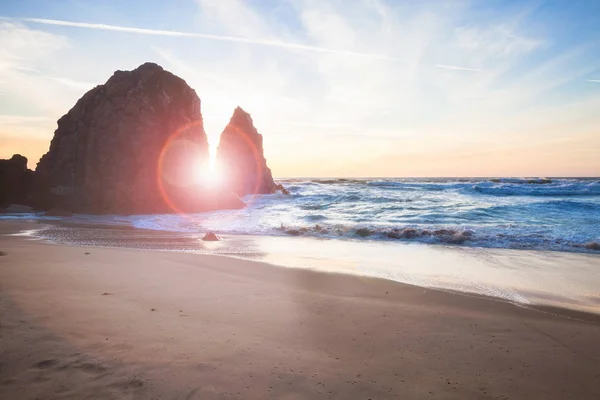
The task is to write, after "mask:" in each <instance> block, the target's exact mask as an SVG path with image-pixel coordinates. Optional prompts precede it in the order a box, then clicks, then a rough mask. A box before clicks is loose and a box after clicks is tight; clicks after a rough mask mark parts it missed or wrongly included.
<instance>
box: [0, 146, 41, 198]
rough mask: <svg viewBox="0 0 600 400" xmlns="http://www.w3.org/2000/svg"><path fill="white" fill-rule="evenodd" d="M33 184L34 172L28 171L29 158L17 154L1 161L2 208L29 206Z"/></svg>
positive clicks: (0, 194) (0, 193)
mask: <svg viewBox="0 0 600 400" xmlns="http://www.w3.org/2000/svg"><path fill="white" fill-rule="evenodd" d="M32 183H33V171H31V170H29V169H27V158H25V157H23V156H22V155H20V154H15V155H14V156H12V157H11V158H10V159H8V160H0V208H1V207H7V206H9V205H11V204H27V203H28V199H29V192H30V190H31V185H32Z"/></svg>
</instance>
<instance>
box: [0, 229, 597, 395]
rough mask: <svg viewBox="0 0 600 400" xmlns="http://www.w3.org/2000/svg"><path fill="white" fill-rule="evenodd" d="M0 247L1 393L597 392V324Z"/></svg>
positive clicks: (391, 293) (23, 243)
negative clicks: (1, 318) (0, 315)
mask: <svg viewBox="0 0 600 400" xmlns="http://www.w3.org/2000/svg"><path fill="white" fill-rule="evenodd" d="M7 228H8V227H7V226H6V225H5V224H0V229H2V230H3V231H5V232H6V229H7ZM0 249H1V250H3V251H5V252H6V253H7V254H6V256H2V257H0V308H1V311H2V315H5V316H7V317H6V319H3V324H2V328H1V329H2V330H3V334H2V335H0V359H2V360H3V362H2V366H1V367H2V372H3V380H2V381H1V382H0V397H7V398H23V399H29V398H31V399H33V398H36V397H39V396H42V397H46V398H82V397H86V396H88V397H93V398H118V399H120V398H135V399H137V398H139V399H145V398H186V396H187V398H190V399H206V398H222V399H234V398H244V399H264V398H272V399H280V398H285V399H312V398H345V399H364V398H369V397H370V398H378V399H379V398H396V397H398V398H423V397H433V398H436V397H442V398H456V399H482V398H498V397H508V398H547V399H565V398H578V399H595V398H598V396H600V375H599V374H598V373H597V372H596V371H597V370H598V368H597V367H598V365H600V349H598V347H597V346H595V344H596V343H597V337H598V336H599V335H600V321H598V320H590V321H578V320H573V319H568V318H564V317H561V316H555V315H550V314H545V313H540V312H537V311H533V310H528V309H524V308H521V307H515V306H514V305H512V304H507V303H504V302H499V301H488V300H485V299H480V298H474V297H472V296H464V295H456V294H452V293H447V292H444V291H439V290H429V289H427V288H422V287H418V286H411V285H406V284H401V283H397V282H393V281H389V280H384V279H378V278H369V277H361V276H353V275H344V274H329V273H323V272H318V271H310V270H304V269H300V268H281V267H277V266H273V265H270V264H267V263H263V262H256V261H255V262H251V261H247V260H241V259H235V258H228V257H220V256H211V255H199V254H191V253H178V252H148V251H143V250H137V249H123V248H101V247H94V248H89V247H88V248H84V247H77V246H67V245H56V244H49V243H44V242H43V241H38V240H33V241H32V240H26V239H25V238H23V237H14V236H0ZM86 253H89V254H86ZM17 393H18V395H17Z"/></svg>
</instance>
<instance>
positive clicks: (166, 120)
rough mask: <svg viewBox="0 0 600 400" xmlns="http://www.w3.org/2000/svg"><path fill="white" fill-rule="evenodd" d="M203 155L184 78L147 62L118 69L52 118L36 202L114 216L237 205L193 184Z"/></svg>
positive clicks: (196, 113)
mask: <svg viewBox="0 0 600 400" xmlns="http://www.w3.org/2000/svg"><path fill="white" fill-rule="evenodd" d="M207 159H208V142H207V138H206V134H205V132H204V126H203V121H202V115H201V113H200V99H199V98H198V96H197V94H196V92H195V91H194V90H193V89H192V88H190V87H189V86H188V85H187V84H186V82H185V81H184V80H183V79H181V78H179V77H177V76H175V75H173V74H171V73H170V72H168V71H165V70H164V69H163V68H161V67H160V66H158V65H156V64H153V63H146V64H143V65H141V66H140V67H138V68H136V69H135V70H133V71H116V72H115V73H114V74H113V76H112V77H111V78H110V79H109V80H108V81H107V82H106V83H105V84H103V85H99V86H96V87H95V88H94V89H92V90H90V91H89V92H87V93H86V94H85V95H84V96H83V97H82V98H81V99H80V100H79V101H78V102H77V103H76V104H75V106H74V107H73V108H72V109H71V110H70V111H69V112H68V113H67V114H66V115H64V116H63V117H62V118H60V119H59V120H58V128H57V129H56V131H55V133H54V138H53V139H52V142H51V144H50V150H49V151H48V153H46V154H45V155H44V156H43V157H42V158H41V160H40V162H39V163H38V165H37V168H36V199H37V204H36V205H37V206H38V207H41V208H51V207H61V208H65V209H67V210H71V211H74V212H79V213H114V214H145V213H169V212H199V211H205V210H208V209H214V208H236V207H240V206H243V204H242V203H241V202H240V201H239V199H237V198H235V197H230V196H228V195H227V194H223V193H220V194H218V195H216V194H214V193H210V194H209V193H204V192H202V190H201V188H199V186H198V185H196V184H195V182H194V179H193V174H194V169H195V168H198V165H199V164H201V163H202V162H203V161H206V160H207Z"/></svg>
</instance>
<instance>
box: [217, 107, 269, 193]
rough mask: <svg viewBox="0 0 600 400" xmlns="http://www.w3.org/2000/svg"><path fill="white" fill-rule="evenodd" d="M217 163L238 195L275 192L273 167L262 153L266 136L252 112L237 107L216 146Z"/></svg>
mask: <svg viewBox="0 0 600 400" xmlns="http://www.w3.org/2000/svg"><path fill="white" fill-rule="evenodd" d="M217 164H218V165H219V167H220V168H222V169H223V175H224V176H226V177H227V183H228V186H229V187H230V188H231V190H233V191H234V192H235V193H237V194H238V195H239V196H245V195H247V194H268V193H274V192H275V191H276V190H277V189H278V186H277V185H275V183H274V182H273V175H272V174H271V170H270V169H269V167H267V161H266V160H265V156H264V154H263V138H262V135H261V134H260V133H258V132H257V130H256V128H255V127H254V124H253V123H252V118H251V117H250V114H248V113H247V112H246V111H244V110H243V109H241V108H240V107H237V108H236V109H235V111H234V112H233V116H232V117H231V120H230V121H229V123H228V124H227V126H226V127H225V130H223V133H222V134H221V139H220V141H219V147H218V149H217Z"/></svg>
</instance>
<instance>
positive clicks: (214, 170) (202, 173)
mask: <svg viewBox="0 0 600 400" xmlns="http://www.w3.org/2000/svg"><path fill="white" fill-rule="evenodd" d="M193 179H194V183H195V184H197V185H200V186H202V187H203V188H218V187H221V186H222V185H223V176H222V174H221V170H220V168H218V167H217V165H216V163H213V162H209V161H198V162H197V163H196V165H195V166H194V170H193Z"/></svg>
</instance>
